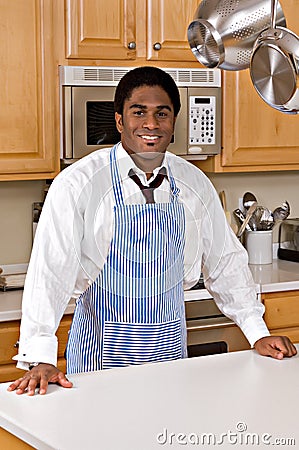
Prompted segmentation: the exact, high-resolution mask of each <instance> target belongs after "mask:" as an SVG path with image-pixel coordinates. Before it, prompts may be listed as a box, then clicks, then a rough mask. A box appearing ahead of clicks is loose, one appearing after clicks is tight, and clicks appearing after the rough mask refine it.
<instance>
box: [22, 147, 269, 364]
mask: <svg viewBox="0 0 299 450" xmlns="http://www.w3.org/2000/svg"><path fill="white" fill-rule="evenodd" d="M109 156H110V149H103V150H98V151H95V152H93V153H91V154H90V155H88V156H86V157H85V158H82V159H81V160H80V161H78V162H76V163H74V164H73V165H71V166H70V167H68V168H67V169H65V170H63V171H62V172H61V173H60V174H59V175H58V176H57V177H56V178H55V179H54V181H53V183H52V185H51V187H50V189H49V192H48V194H47V197H46V200H45V203H44V206H43V210H42V214H41V217H40V220H39V223H38V226H37V230H36V234H35V239H34V245H33V249H32V254H31V258H30V263H29V267H28V272H27V276H26V281H25V287H24V294H23V302H22V322H21V333H20V344H19V353H18V355H17V356H15V357H14V359H16V360H18V365H17V367H19V368H23V369H27V368H28V363H30V362H35V361H36V362H46V363H50V364H54V365H56V363H57V338H56V336H55V332H56V330H57V328H58V326H59V322H60V320H61V318H62V315H63V313H64V311H65V308H66V306H67V304H68V302H69V300H70V299H71V298H72V297H75V298H78V297H79V296H80V294H81V293H82V292H84V291H85V290H86V288H87V287H88V286H89V285H90V284H91V283H92V282H93V281H94V280H95V279H96V278H97V276H98V274H99V272H100V271H101V269H102V268H103V266H104V263H105V261H106V258H107V255H108V252H109V246H110V242H111V239H112V231H113V208H114V205H115V201H114V194H113V190H112V184H111V174H110V162H109ZM117 159H118V165H119V172H120V176H121V179H122V190H123V195H124V200H125V203H126V204H129V203H130V204H133V203H144V202H145V199H144V196H143V194H142V192H141V191H140V189H139V187H138V186H137V185H136V183H135V182H134V181H133V180H131V179H130V178H129V177H128V172H129V170H130V169H131V168H133V170H134V171H135V172H136V173H137V174H138V175H139V177H140V179H141V181H142V183H143V184H145V185H146V184H148V183H149V182H150V181H152V179H154V177H155V176H156V175H157V173H158V171H159V169H160V167H158V168H156V169H155V170H154V173H153V176H152V178H151V179H150V180H147V179H146V175H145V173H144V172H142V171H141V170H140V169H138V168H137V167H136V166H135V164H134V162H133V160H132V158H131V157H130V156H129V155H128V154H127V152H126V151H125V150H124V149H123V147H122V145H121V144H119V145H118V148H117ZM163 166H165V167H166V169H167V168H168V167H169V168H170V170H171V173H172V175H173V176H174V178H175V181H176V184H177V187H178V188H179V189H180V194H179V200H180V201H181V202H182V203H183V205H184V208H185V216H186V235H185V241H186V244H185V261H184V288H185V289H188V288H190V287H192V286H193V285H194V284H195V283H196V282H197V281H198V279H199V276H200V273H201V272H202V273H203V275H204V279H205V286H206V288H207V289H208V290H209V292H210V293H211V294H212V296H213V298H214V300H215V302H216V303H217V305H218V307H219V309H220V310H221V311H222V312H223V313H224V314H225V315H226V316H227V317H229V318H231V319H232V320H233V321H234V322H236V324H237V325H238V326H239V327H240V328H241V330H242V331H243V333H244V334H245V336H246V337H247V339H248V341H249V342H250V344H251V345H253V344H254V343H255V342H256V341H257V340H258V339H260V338H261V337H264V336H268V335H269V331H268V329H267V327H266V325H265V323H264V321H263V319H262V316H263V313H264V306H263V305H262V304H261V303H260V302H259V301H258V300H257V296H256V291H255V285H254V282H253V279H252V276H251V272H250V270H249V268H248V258H247V253H246V251H245V250H244V248H243V247H242V245H241V244H240V243H239V241H238V239H237V238H236V237H235V235H234V234H233V232H232V230H231V228H230V226H229V225H228V223H227V221H226V218H225V214H224V212H223V210H222V207H221V204H220V201H219V197H218V195H217V193H216V191H215V189H214V187H213V186H212V184H211V182H210V181H209V179H208V178H207V177H206V176H205V175H204V174H203V173H202V172H201V171H200V170H199V169H198V168H196V167H195V166H194V165H192V164H191V163H189V162H187V161H185V160H184V159H182V158H179V157H177V156H175V155H173V154H171V153H169V152H166V154H165V158H164V161H163ZM169 196H170V188H169V182H168V180H167V179H165V180H164V181H163V183H162V184H161V186H160V187H159V188H157V189H156V190H155V191H154V197H155V201H156V202H157V203H161V202H169ZM149 232H150V230H149Z"/></svg>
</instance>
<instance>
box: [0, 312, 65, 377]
mask: <svg viewBox="0 0 299 450" xmlns="http://www.w3.org/2000/svg"><path fill="white" fill-rule="evenodd" d="M72 317H73V316H72V314H67V315H65V316H63V318H62V320H61V323H60V326H59V328H58V330H57V338H58V363H57V366H58V367H59V369H60V370H62V371H63V372H65V371H66V362H65V359H64V351H65V348H66V344H67V339H68V331H69V329H70V326H71V323H72ZM19 328H20V321H19V320H13V321H9V322H1V323H0V383H3V382H6V381H12V380H15V379H17V378H19V377H21V376H22V374H23V373H24V372H23V371H22V370H20V369H16V362H14V361H12V357H13V356H14V355H16V354H17V349H16V347H15V344H16V342H17V341H18V339H19Z"/></svg>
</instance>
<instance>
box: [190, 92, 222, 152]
mask: <svg viewBox="0 0 299 450" xmlns="http://www.w3.org/2000/svg"><path fill="white" fill-rule="evenodd" d="M215 142H216V97H214V96H196V95H191V96H190V97H189V145H191V146H192V145H195V146H196V145H202V144H204V145H215Z"/></svg>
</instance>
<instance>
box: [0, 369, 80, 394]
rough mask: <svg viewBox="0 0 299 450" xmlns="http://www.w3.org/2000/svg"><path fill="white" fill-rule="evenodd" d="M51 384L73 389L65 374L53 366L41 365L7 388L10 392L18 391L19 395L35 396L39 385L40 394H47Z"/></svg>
mask: <svg viewBox="0 0 299 450" xmlns="http://www.w3.org/2000/svg"><path fill="white" fill-rule="evenodd" d="M49 383H57V384H60V386H62V387H65V388H71V387H72V386H73V383H71V382H70V381H69V380H68V379H67V378H66V376H65V375H64V373H63V372H61V371H60V370H59V369H57V367H55V366H53V365H52V364H44V363H41V364H39V365H38V366H36V367H33V368H32V369H31V370H29V371H28V372H26V373H25V375H24V376H23V377H22V378H19V379H18V380H16V381H14V382H13V383H12V384H10V385H9V386H8V388H7V390H8V391H16V393H17V394H24V392H27V394H28V395H34V393H35V389H36V388H37V386H38V385H39V393H40V394H41V395H43V394H45V393H46V392H47V389H48V384H49Z"/></svg>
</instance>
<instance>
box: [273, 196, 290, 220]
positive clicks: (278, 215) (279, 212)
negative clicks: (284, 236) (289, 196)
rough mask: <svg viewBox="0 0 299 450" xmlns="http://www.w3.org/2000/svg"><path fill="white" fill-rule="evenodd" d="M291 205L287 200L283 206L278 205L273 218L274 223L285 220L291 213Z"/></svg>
mask: <svg viewBox="0 0 299 450" xmlns="http://www.w3.org/2000/svg"><path fill="white" fill-rule="evenodd" d="M290 211H291V208H290V205H289V203H288V202H287V201H285V202H284V203H283V204H282V206H278V207H277V208H275V209H274V211H273V219H274V223H275V224H276V223H278V222H281V221H282V220H285V219H286V218H287V217H288V216H289V215H290Z"/></svg>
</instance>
